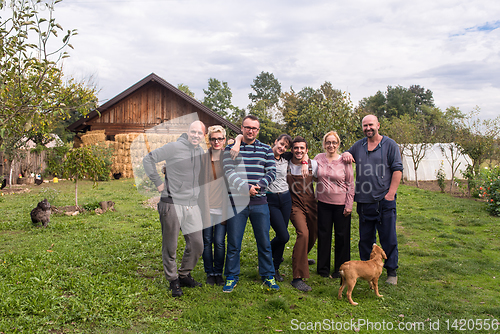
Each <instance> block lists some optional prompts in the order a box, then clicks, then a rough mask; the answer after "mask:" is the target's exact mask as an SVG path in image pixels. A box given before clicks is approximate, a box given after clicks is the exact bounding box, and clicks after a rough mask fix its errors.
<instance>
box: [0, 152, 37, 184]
mask: <svg viewBox="0 0 500 334" xmlns="http://www.w3.org/2000/svg"><path fill="white" fill-rule="evenodd" d="M46 157H47V152H46V151H42V152H40V153H34V152H30V150H26V151H25V152H24V154H23V157H22V158H21V159H16V160H14V163H13V164H12V161H9V159H7V156H6V155H5V154H4V153H3V152H0V176H1V177H2V179H3V178H5V179H7V184H9V178H10V173H11V164H12V184H17V183H26V182H28V183H29V182H31V183H32V182H33V179H32V178H31V174H32V173H33V174H35V175H36V174H42V172H43V171H44V170H45V168H47V163H46V161H45V160H46ZM19 174H21V175H22V176H23V177H22V178H21V179H19ZM23 179H24V180H23Z"/></svg>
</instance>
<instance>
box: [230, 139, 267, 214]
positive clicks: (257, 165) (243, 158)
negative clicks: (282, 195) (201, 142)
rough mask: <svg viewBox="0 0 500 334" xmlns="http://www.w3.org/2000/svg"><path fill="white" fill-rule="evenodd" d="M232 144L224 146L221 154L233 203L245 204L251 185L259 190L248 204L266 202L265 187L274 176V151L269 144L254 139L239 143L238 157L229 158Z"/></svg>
mask: <svg viewBox="0 0 500 334" xmlns="http://www.w3.org/2000/svg"><path fill="white" fill-rule="evenodd" d="M231 148H232V145H228V146H226V149H225V150H224V156H223V165H224V173H225V175H226V178H227V180H228V183H229V188H230V191H231V194H232V197H233V199H234V203H235V205H237V206H239V205H245V206H246V205H247V204H248V196H249V193H248V192H249V190H250V187H251V186H252V185H259V186H260V191H259V193H258V194H257V195H255V196H252V197H251V198H250V203H249V204H250V205H258V204H266V203H267V199H266V189H267V187H269V185H270V184H271V183H272V182H273V181H274V179H275V178H276V165H275V162H274V153H273V150H272V149H271V147H270V146H269V145H266V144H264V143H261V142H260V141H258V140H255V142H254V143H253V144H245V143H244V142H242V143H241V147H240V153H239V155H238V157H237V158H236V159H235V160H233V159H231V155H230V153H229V152H230V151H231Z"/></svg>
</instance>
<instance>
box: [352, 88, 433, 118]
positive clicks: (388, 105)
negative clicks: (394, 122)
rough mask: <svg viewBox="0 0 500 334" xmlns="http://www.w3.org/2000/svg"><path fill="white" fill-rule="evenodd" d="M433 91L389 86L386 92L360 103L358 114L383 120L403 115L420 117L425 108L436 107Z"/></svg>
mask: <svg viewBox="0 0 500 334" xmlns="http://www.w3.org/2000/svg"><path fill="white" fill-rule="evenodd" d="M432 95H433V94H432V91H431V90H429V89H427V90H426V89H425V88H424V87H421V86H419V85H412V86H410V88H405V87H403V86H401V85H398V86H396V87H392V86H387V89H386V91H385V92H381V91H380V90H379V91H378V92H377V93H376V94H375V95H373V96H370V97H365V98H363V99H362V100H361V101H359V105H358V109H360V110H358V112H359V113H360V114H361V115H367V114H373V115H375V116H377V117H378V118H379V120H382V119H383V118H389V119H390V118H392V117H399V116H402V115H406V114H408V115H410V116H414V115H419V114H421V113H422V112H423V110H422V108H423V106H428V107H434V98H433V96H432Z"/></svg>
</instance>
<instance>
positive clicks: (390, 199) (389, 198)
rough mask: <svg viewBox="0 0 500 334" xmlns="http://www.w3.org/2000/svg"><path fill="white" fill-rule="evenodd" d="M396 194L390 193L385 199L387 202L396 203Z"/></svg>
mask: <svg viewBox="0 0 500 334" xmlns="http://www.w3.org/2000/svg"><path fill="white" fill-rule="evenodd" d="M394 197H395V196H394V194H391V193H390V192H388V193H387V194H385V196H384V198H385V199H386V200H387V201H394Z"/></svg>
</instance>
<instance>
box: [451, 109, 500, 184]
mask: <svg viewBox="0 0 500 334" xmlns="http://www.w3.org/2000/svg"><path fill="white" fill-rule="evenodd" d="M480 112H481V110H480V109H479V107H476V108H474V109H473V110H472V111H471V112H470V113H469V114H468V115H466V116H465V117H464V118H463V119H461V121H460V134H459V136H458V137H457V143H458V145H459V146H460V148H461V150H462V153H463V154H467V155H468V156H469V157H470V158H471V160H472V166H471V167H472V170H473V172H474V173H475V174H477V173H479V167H480V166H481V164H482V163H483V162H484V161H485V160H486V159H490V158H492V157H493V156H494V155H493V154H494V152H495V148H496V140H497V139H498V136H499V133H500V116H499V117H497V118H495V119H493V120H491V119H485V120H484V119H483V120H482V119H480V118H479V117H478V116H479V114H480Z"/></svg>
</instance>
